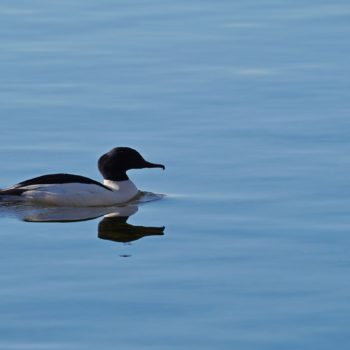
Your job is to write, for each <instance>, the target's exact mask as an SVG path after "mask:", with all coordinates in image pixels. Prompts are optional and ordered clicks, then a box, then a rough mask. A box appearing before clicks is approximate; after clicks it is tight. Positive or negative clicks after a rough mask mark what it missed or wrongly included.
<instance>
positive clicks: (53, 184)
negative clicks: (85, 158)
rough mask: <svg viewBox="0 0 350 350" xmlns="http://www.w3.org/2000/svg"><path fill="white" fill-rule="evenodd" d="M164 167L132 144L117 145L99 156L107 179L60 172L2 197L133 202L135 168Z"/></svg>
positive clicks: (58, 202) (77, 203) (79, 203)
mask: <svg viewBox="0 0 350 350" xmlns="http://www.w3.org/2000/svg"><path fill="white" fill-rule="evenodd" d="M145 168H161V169H163V170H165V166H164V165H163V164H157V163H151V162H149V161H147V160H145V159H144V158H143V157H142V155H141V154H140V153H139V152H138V151H136V150H135V149H133V148H130V147H115V148H113V149H111V150H110V151H109V152H107V153H105V154H103V155H102V156H101V157H100V158H99V159H98V169H99V171H100V173H101V174H102V176H103V183H101V182H98V181H95V180H93V179H90V178H88V177H85V176H81V175H74V174H66V173H58V174H48V175H42V176H38V177H35V178H32V179H29V180H25V181H22V182H20V183H18V184H16V185H13V186H12V187H9V188H5V189H2V190H0V200H1V199H2V200H6V201H9V202H11V201H15V202H18V201H20V202H25V203H29V204H39V205H47V206H66V207H70V206H71V207H98V206H113V205H118V204H123V203H127V202H130V201H131V200H133V199H134V198H136V197H137V196H138V195H139V194H140V191H139V190H138V188H137V187H136V185H135V184H134V183H133V182H132V181H131V180H130V179H129V177H128V175H127V171H128V170H131V169H145Z"/></svg>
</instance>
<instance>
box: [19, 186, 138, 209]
mask: <svg viewBox="0 0 350 350" xmlns="http://www.w3.org/2000/svg"><path fill="white" fill-rule="evenodd" d="M105 181H106V180H105ZM105 185H106V186H107V187H109V188H111V190H108V189H106V188H103V187H102V186H99V185H95V184H85V183H67V184H53V185H51V184H50V185H31V186H26V187H23V188H24V189H27V191H26V192H24V193H23V194H22V197H23V199H24V200H26V201H29V202H32V203H42V204H46V205H56V206H109V205H115V204H120V203H125V202H128V201H130V200H131V199H132V198H134V197H135V196H136V195H137V194H138V190H137V188H136V186H135V185H134V184H133V183H132V182H131V181H130V180H127V181H111V182H109V183H108V184H107V183H105Z"/></svg>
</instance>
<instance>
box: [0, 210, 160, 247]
mask: <svg viewBox="0 0 350 350" xmlns="http://www.w3.org/2000/svg"><path fill="white" fill-rule="evenodd" d="M1 209H2V214H4V211H6V212H7V214H10V215H11V216H16V217H18V218H19V219H20V220H22V221H26V222H62V223H64V222H65V223H67V222H79V221H86V220H93V219H97V218H99V217H103V218H102V220H101V221H100V222H99V224H98V237H99V238H100V239H105V240H109V241H113V242H122V243H128V242H132V241H136V240H138V239H140V238H143V237H146V236H161V235H163V234H164V226H161V227H150V226H135V225H132V224H129V223H128V222H127V221H128V219H129V217H130V216H132V215H134V214H135V213H136V212H137V211H138V206H137V205H135V204H132V205H131V204H130V205H126V206H120V207H95V208H94V207H90V208H89V207H88V208H68V207H32V206H6V208H5V207H2V208H1Z"/></svg>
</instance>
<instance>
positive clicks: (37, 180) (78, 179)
mask: <svg viewBox="0 0 350 350" xmlns="http://www.w3.org/2000/svg"><path fill="white" fill-rule="evenodd" d="M68 183H84V184H92V185H97V186H101V187H103V188H105V189H107V190H109V191H112V190H111V189H110V188H108V187H107V186H104V185H103V184H101V183H100V182H97V181H95V180H92V179H90V178H88V177H85V176H80V175H73V174H50V175H43V176H38V177H34V178H32V179H29V180H26V181H22V182H20V183H18V184H17V185H15V186H14V187H13V188H9V189H5V190H2V191H0V194H7V195H20V194H22V193H23V192H25V191H26V189H25V188H23V187H25V186H31V185H54V184H68Z"/></svg>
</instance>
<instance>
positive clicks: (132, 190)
mask: <svg viewBox="0 0 350 350" xmlns="http://www.w3.org/2000/svg"><path fill="white" fill-rule="evenodd" d="M103 184H104V185H105V186H107V187H109V188H110V189H112V190H113V191H120V192H123V193H124V192H125V193H128V194H130V195H136V194H137V193H138V189H137V187H136V186H135V184H134V183H133V182H132V181H131V180H129V179H128V180H123V181H114V180H106V179H104V180H103Z"/></svg>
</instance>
